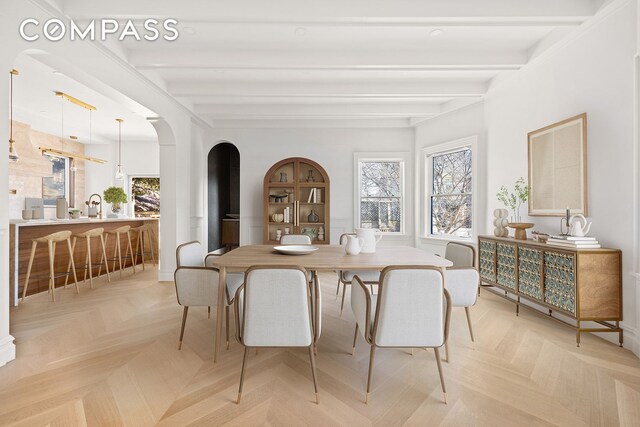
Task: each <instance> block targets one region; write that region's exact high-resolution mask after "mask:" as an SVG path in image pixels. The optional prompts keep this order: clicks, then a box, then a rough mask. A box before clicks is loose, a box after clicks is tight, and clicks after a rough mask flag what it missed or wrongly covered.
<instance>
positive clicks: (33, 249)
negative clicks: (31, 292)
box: [22, 242, 38, 302]
mask: <svg viewBox="0 0 640 427" xmlns="http://www.w3.org/2000/svg"><path fill="white" fill-rule="evenodd" d="M37 246H38V242H33V243H31V256H30V257H29V267H27V277H26V278H25V279H24V289H22V302H24V299H25V298H26V296H27V288H28V287H29V277H30V276H31V267H33V258H34V257H35V256H36V247H37Z"/></svg>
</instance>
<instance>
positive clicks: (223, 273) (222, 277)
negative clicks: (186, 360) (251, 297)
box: [213, 267, 227, 363]
mask: <svg viewBox="0 0 640 427" xmlns="http://www.w3.org/2000/svg"><path fill="white" fill-rule="evenodd" d="M218 277H219V279H218V309H217V311H216V338H215V341H216V342H215V348H214V349H213V363H216V362H217V361H218V352H219V351H220V345H221V340H222V322H223V319H224V316H223V315H222V314H223V313H222V312H223V311H224V289H225V287H226V286H227V269H226V268H225V267H220V272H219V274H218Z"/></svg>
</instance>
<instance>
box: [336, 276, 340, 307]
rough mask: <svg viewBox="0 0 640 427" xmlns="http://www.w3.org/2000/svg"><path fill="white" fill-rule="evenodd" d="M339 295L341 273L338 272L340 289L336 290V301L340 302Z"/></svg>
mask: <svg viewBox="0 0 640 427" xmlns="http://www.w3.org/2000/svg"><path fill="white" fill-rule="evenodd" d="M338 295H340V272H338V287H337V288H336V301H338Z"/></svg>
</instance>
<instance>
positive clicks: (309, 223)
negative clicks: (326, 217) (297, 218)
mask: <svg viewBox="0 0 640 427" xmlns="http://www.w3.org/2000/svg"><path fill="white" fill-rule="evenodd" d="M300 225H324V222H301V223H300Z"/></svg>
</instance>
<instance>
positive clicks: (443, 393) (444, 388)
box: [433, 348, 447, 405]
mask: <svg viewBox="0 0 640 427" xmlns="http://www.w3.org/2000/svg"><path fill="white" fill-rule="evenodd" d="M433 351H434V352H435V354H436V364H437V365H438V374H439V375H440V385H442V398H443V399H444V403H445V405H446V404H447V388H446V387H445V385H444V375H443V374H442V362H441V361H440V351H439V350H438V349H437V348H434V349H433Z"/></svg>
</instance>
